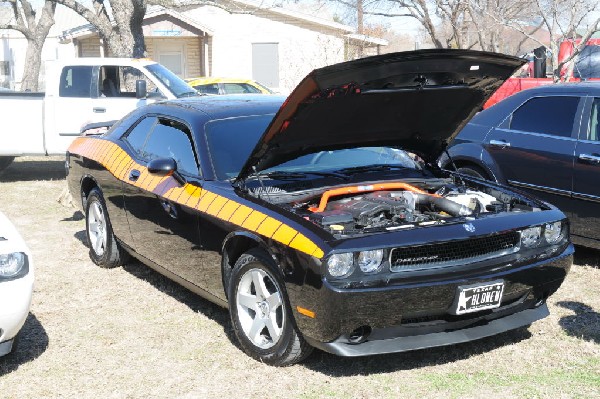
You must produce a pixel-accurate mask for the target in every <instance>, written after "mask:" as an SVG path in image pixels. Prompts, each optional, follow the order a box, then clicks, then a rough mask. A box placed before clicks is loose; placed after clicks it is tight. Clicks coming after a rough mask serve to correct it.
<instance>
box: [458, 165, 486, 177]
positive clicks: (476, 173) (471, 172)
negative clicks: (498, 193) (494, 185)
mask: <svg viewBox="0 0 600 399" xmlns="http://www.w3.org/2000/svg"><path fill="white" fill-rule="evenodd" d="M457 172H458V173H462V174H463V175H467V176H471V177H475V178H477V179H481V180H491V179H490V177H489V176H488V174H487V173H486V172H485V171H484V170H483V169H481V168H480V167H479V166H475V165H468V166H461V167H460V168H458V170H457Z"/></svg>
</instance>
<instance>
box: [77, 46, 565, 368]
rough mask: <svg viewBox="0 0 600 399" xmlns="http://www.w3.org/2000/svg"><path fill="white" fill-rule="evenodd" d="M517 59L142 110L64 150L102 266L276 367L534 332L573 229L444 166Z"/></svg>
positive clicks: (376, 73)
mask: <svg viewBox="0 0 600 399" xmlns="http://www.w3.org/2000/svg"><path fill="white" fill-rule="evenodd" d="M521 63H522V61H521V60H519V59H517V58H513V57H509V56H504V55H499V54H493V53H484V52H475V51H462V50H426V51H417V52H408V53H398V54H388V55H382V56H375V57H370V58H364V59H360V60H356V61H350V62H345V63H341V64H337V65H333V66H329V67H325V68H321V69H317V70H315V71H313V72H312V73H311V74H309V75H308V76H307V77H306V78H305V79H304V80H303V81H302V82H301V83H300V85H299V86H298V87H297V88H296V89H295V90H294V91H293V92H292V94H291V95H290V96H289V97H288V98H287V99H284V98H281V97H276V96H265V95H262V96H254V97H248V96H243V97H235V96H219V97H197V98H190V99H185V100H176V101H167V102H161V103H157V104H153V105H149V106H146V107H144V108H140V109H138V110H136V111H133V112H132V113H131V114H129V115H127V116H126V117H125V118H123V119H122V120H121V121H119V122H117V123H116V124H114V125H113V126H112V128H111V129H110V130H109V131H108V132H107V133H105V134H102V135H96V136H85V137H81V138H78V139H76V140H75V141H74V142H73V144H72V145H71V147H70V148H69V151H68V153H67V168H68V182H69V187H70V190H71V193H72V194H73V196H74V197H75V198H81V204H82V207H83V210H84V212H85V219H86V232H87V239H88V243H89V248H90V256H91V258H92V260H93V261H94V262H95V263H97V264H98V265H100V266H102V267H113V266H117V265H119V264H122V263H123V262H125V261H126V259H127V257H128V255H133V256H134V257H136V258H138V259H139V260H141V261H142V262H143V263H145V264H147V265H148V266H150V267H152V268H154V269H156V270H158V271H159V272H160V273H163V274H164V275H166V276H168V277H169V278H171V279H173V280H175V281H177V282H178V283H180V284H181V285H183V286H185V287H187V288H188V289H190V290H192V291H194V292H196V293H198V294H199V295H201V296H203V297H205V298H207V299H208V300H210V301H213V302H216V303H218V304H221V305H223V306H226V307H228V308H229V310H230V314H231V321H232V325H233V328H234V330H235V333H236V336H237V338H238V340H239V342H240V345H241V347H242V348H243V349H244V350H245V351H246V352H247V353H248V354H249V355H250V356H252V357H254V358H256V359H259V360H261V361H263V362H265V363H269V364H272V365H280V366H281V365H287V364H292V363H295V362H298V361H300V360H302V359H303V358H305V357H306V356H308V354H309V353H310V352H311V350H312V348H313V347H316V348H319V349H322V350H324V351H327V352H331V353H335V354H338V355H341V356H362V355H370V354H379V353H391V352H401V351H407V350H414V349H420V348H427V347H434V346H439V345H448V344H454V343H458V342H465V341H470V340H474V339H478V338H482V337H486V336H490V335H493V334H497V333H500V332H503V331H507V330H511V329H515V328H519V327H522V326H527V325H529V324H530V323H532V322H534V321H536V320H539V319H541V318H543V317H545V316H547V315H548V308H547V305H546V302H545V301H546V298H547V297H548V296H549V295H551V294H552V293H553V292H555V291H556V290H557V289H558V287H559V286H560V284H561V283H562V281H563V280H564V278H565V276H566V274H567V272H568V270H569V268H570V266H571V263H572V255H573V246H572V245H571V243H570V242H569V229H568V227H569V226H568V222H567V220H566V218H565V216H564V215H563V213H562V212H560V211H559V210H558V209H556V208H554V207H552V206H551V205H548V204H546V203H544V202H541V201H539V200H536V199H534V198H531V197H528V196H527V195H525V194H522V193H519V192H515V191H511V190H509V189H507V188H505V187H503V186H501V185H497V184H494V183H491V182H486V181H483V180H478V179H475V178H472V177H469V176H466V175H461V174H457V173H452V172H446V171H443V170H440V169H439V168H438V167H437V166H436V159H437V158H438V157H439V156H440V154H442V153H443V152H444V151H445V148H446V145H447V143H448V142H449V141H450V140H451V139H452V138H453V137H454V136H455V135H456V134H457V132H459V131H460V129H461V128H462V127H463V126H464V125H465V124H466V123H467V121H468V120H469V119H470V118H471V117H472V116H473V115H474V113H475V112H476V111H477V110H478V109H479V108H480V107H481V105H482V104H483V103H484V102H485V100H486V99H487V98H488V97H489V96H490V95H491V94H492V93H493V92H494V90H495V89H496V88H497V87H498V86H499V85H500V84H501V83H502V82H503V81H504V79H506V78H507V77H508V76H510V75H511V73H512V72H513V71H514V70H515V69H516V68H518V67H519V66H520V65H521ZM284 100H285V101H284Z"/></svg>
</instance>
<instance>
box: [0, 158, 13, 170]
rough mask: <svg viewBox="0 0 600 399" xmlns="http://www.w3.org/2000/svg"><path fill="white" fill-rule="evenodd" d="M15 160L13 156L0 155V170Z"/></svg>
mask: <svg viewBox="0 0 600 399" xmlns="http://www.w3.org/2000/svg"><path fill="white" fill-rule="evenodd" d="M14 160H15V157H0V172H2V171H3V170H4V169H6V168H8V166H9V165H10V164H11V163H12V161H14Z"/></svg>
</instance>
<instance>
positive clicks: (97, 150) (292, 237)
mask: <svg viewBox="0 0 600 399" xmlns="http://www.w3.org/2000/svg"><path fill="white" fill-rule="evenodd" d="M69 152H70V153H72V154H79V155H82V156H84V157H86V158H89V159H92V160H94V161H96V162H98V163H99V164H101V165H102V166H104V167H105V168H106V170H108V171H109V172H110V173H112V174H113V175H114V176H115V177H116V178H117V179H119V180H122V181H126V182H127V183H128V184H131V185H133V186H135V187H138V188H141V189H142V190H146V191H150V192H152V193H154V194H156V195H158V196H160V197H163V198H165V199H168V200H169V201H172V202H174V203H177V204H179V205H182V206H187V207H189V208H192V209H196V210H198V211H200V212H202V213H205V214H208V215H211V216H214V217H216V218H218V219H221V220H224V221H227V222H230V223H233V224H235V225H237V226H240V227H243V228H244V229H246V230H249V231H252V232H255V233H258V234H260V235H261V236H264V237H267V238H271V239H273V240H275V241H278V242H280V243H282V244H285V245H287V246H289V247H291V248H294V249H297V250H298V251H301V252H304V253H306V254H309V255H312V256H315V257H317V258H322V257H323V255H324V253H323V250H322V249H321V248H319V247H318V246H317V245H316V244H315V243H314V242H312V241H311V240H310V239H309V238H307V237H306V236H304V235H303V234H301V233H300V232H298V231H297V230H296V229H294V228H292V227H290V226H288V225H286V224H284V223H282V222H280V221H279V220H277V219H275V218H273V217H271V216H268V215H265V214H264V213H262V212H260V211H258V210H255V209H252V208H250V207H248V206H246V205H243V204H241V203H239V202H236V201H234V200H231V199H228V198H226V197H223V196H221V195H218V194H215V193H213V192H210V191H208V190H206V189H203V188H200V187H198V186H195V185H192V184H188V183H186V184H185V185H183V186H181V185H180V184H179V183H177V182H176V181H175V179H173V178H172V177H169V176H154V175H151V174H150V173H149V172H148V169H147V168H146V166H145V165H140V164H138V163H137V162H136V161H134V160H133V159H132V158H131V157H130V156H129V154H127V152H126V151H124V150H123V149H122V148H121V147H119V146H118V145H117V144H115V143H112V142H110V141H107V140H103V139H99V138H94V137H80V138H77V139H76V140H75V141H74V142H73V143H72V144H71V146H70V147H69ZM134 169H137V170H139V171H140V172H141V174H140V177H139V178H138V179H137V180H136V181H135V182H131V181H129V180H128V179H127V177H128V176H129V174H130V173H131V171H132V170H134Z"/></svg>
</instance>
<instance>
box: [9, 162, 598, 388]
mask: <svg viewBox="0 0 600 399" xmlns="http://www.w3.org/2000/svg"><path fill="white" fill-rule="evenodd" d="M65 186H66V184H65V181H64V166H63V160H62V159H61V158H60V157H57V158H21V159H18V161H16V162H15V163H13V165H11V166H10V167H9V168H8V169H7V170H6V171H4V172H2V173H0V210H2V211H3V212H5V213H6V214H7V215H8V217H9V218H10V219H11V220H12V221H13V223H14V224H15V225H16V226H17V228H18V229H19V231H20V232H21V234H22V235H23V236H24V238H25V240H26V241H27V243H28V245H29V247H30V248H31V250H32V251H33V256H34V263H35V269H36V270H35V273H36V283H35V292H34V296H33V303H32V306H31V312H30V314H29V317H28V319H27V322H26V324H25V326H24V328H23V330H22V334H21V340H20V342H19V346H18V349H17V350H16V351H15V352H14V353H13V354H11V355H9V356H6V357H3V358H0V397H2V398H42V397H67V398H71V397H73V398H96V397H106V398H146V397H156V398H176V397H181V398H221V397H232V398H233V397H235V398H406V397H415V398H439V397H445V398H464V397H474V398H483V397H485V398H507V397H515V398H592V397H599V398H600V268H599V265H600V252H599V251H591V250H586V249H583V248H577V256H576V259H575V265H574V266H573V268H572V269H571V273H570V274H569V276H568V278H567V280H566V281H565V283H564V285H563V286H562V287H561V289H560V290H559V291H558V292H557V293H556V294H555V295H554V296H553V297H551V299H550V301H549V306H550V312H551V315H550V316H549V317H547V318H546V319H544V320H541V321H538V322H536V323H534V324H533V325H532V326H531V327H529V329H527V330H518V331H515V332H510V333H505V334H501V335H498V336H496V337H491V338H488V339H483V340H480V341H477V342H474V343H468V344H461V345H456V346H451V347H446V348H439V349H432V350H422V351H415V352H409V353H402V354H394V355H384V356H372V357H367V358H357V359H356V358H355V359H348V358H340V357H336V356H333V355H329V354H326V353H323V352H319V351H316V352H315V353H313V355H312V356H311V357H310V358H308V359H307V360H306V361H305V362H303V363H302V364H299V365H295V366H292V367H288V368H282V369H277V368H273V367H269V366H266V365H264V364H261V363H258V362H256V361H254V360H252V359H250V358H249V357H247V356H246V355H245V354H244V353H242V351H241V350H240V349H239V348H238V346H237V344H236V342H235V339H234V337H233V334H232V330H231V327H230V323H229V316H228V313H227V312H226V311H225V310H223V309H222V308H220V307H218V306H216V305H213V304H211V303H209V302H207V301H205V300H203V299H201V298H199V297H197V296H195V295H194V294H192V293H190V292H189V291H187V290H185V289H184V288H181V287H180V286H178V285H176V284H175V283H172V282H170V281H169V280H167V279H165V278H163V277H162V276H160V275H159V274H157V273H155V272H153V271H151V270H150V269H148V268H147V267H145V266H143V265H141V264H139V263H137V262H134V263H131V264H129V265H127V266H125V267H122V268H117V269H112V270H105V269H100V268H98V267H97V266H95V265H94V264H93V263H92V262H91V261H90V259H89V257H88V249H87V248H86V247H85V244H84V243H83V241H84V235H85V233H84V221H83V219H82V215H81V214H80V213H77V212H76V211H75V209H73V208H67V207H64V206H62V205H60V204H59V203H58V202H57V198H58V197H59V195H60V193H61V191H62V190H63V189H64V188H65ZM0 289H2V288H1V285H0ZM0 306H2V304H0Z"/></svg>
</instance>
